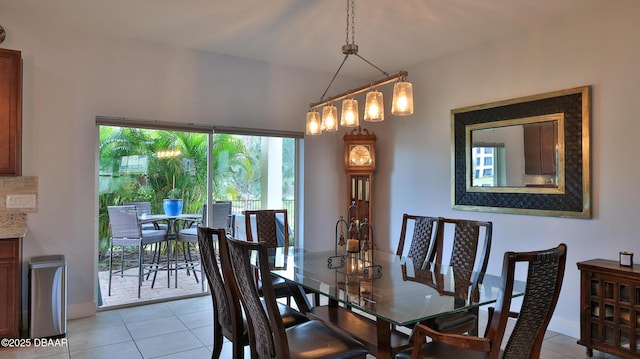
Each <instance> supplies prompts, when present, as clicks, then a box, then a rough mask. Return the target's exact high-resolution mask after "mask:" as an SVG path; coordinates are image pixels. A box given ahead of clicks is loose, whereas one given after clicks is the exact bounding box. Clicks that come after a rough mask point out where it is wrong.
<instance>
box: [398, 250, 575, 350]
mask: <svg viewBox="0 0 640 359" xmlns="http://www.w3.org/2000/svg"><path fill="white" fill-rule="evenodd" d="M566 260H567V246H566V245H565V244H564V243H562V244H560V245H559V246H558V247H555V248H551V249H546V250H541V251H533V252H506V253H505V254H504V260H503V265H502V283H501V285H500V288H499V293H498V300H497V302H496V306H495V307H491V308H490V310H489V319H488V322H487V323H488V324H487V328H486V330H485V334H484V337H474V336H467V335H459V334H447V333H442V332H439V331H436V330H434V329H432V328H430V327H428V326H426V325H423V324H417V325H416V327H415V332H414V336H413V348H412V349H410V350H405V351H402V352H400V353H398V354H397V355H396V359H409V358H412V359H418V358H445V359H449V358H469V359H476V358H478V359H479V358H489V359H497V358H522V359H526V358H530V359H534V358H540V350H541V348H542V341H543V339H544V335H545V332H546V330H547V326H548V325H549V321H550V320H551V316H552V315H553V311H554V310H555V307H556V303H557V302H558V296H559V295H560V289H561V288H562V280H563V278H564V270H565V264H566ZM518 264H521V265H522V264H526V265H528V270H527V280H526V290H525V293H524V298H523V301H522V306H521V307H520V311H519V313H516V312H512V311H511V310H510V306H511V299H512V294H513V285H514V284H513V283H514V277H515V271H516V265H518ZM510 317H512V318H516V323H515V327H514V329H513V331H512V332H511V335H510V336H509V340H508V341H507V344H506V346H505V348H504V350H502V349H501V344H502V340H503V337H504V336H505V330H506V327H507V321H508V319H509V318H510ZM425 337H430V338H431V339H432V341H430V342H429V343H425Z"/></svg>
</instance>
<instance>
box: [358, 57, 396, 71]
mask: <svg viewBox="0 0 640 359" xmlns="http://www.w3.org/2000/svg"><path fill="white" fill-rule="evenodd" d="M355 55H356V56H358V57H359V58H360V59H361V60H362V61H364V62H366V63H368V64H369V65H371V67H373V68H375V69H376V70H378V71H380V72H382V74H383V75H385V76H389V74H388V73H387V72H386V71H384V70H382V69H381V68H379V67H378V66H376V65H374V64H373V63H372V62H371V61H369V60H367V59H365V58H364V57H362V56H360V55H358V54H355Z"/></svg>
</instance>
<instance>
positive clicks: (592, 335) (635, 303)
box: [578, 259, 640, 358]
mask: <svg viewBox="0 0 640 359" xmlns="http://www.w3.org/2000/svg"><path fill="white" fill-rule="evenodd" d="M578 269H579V270H580V273H581V274H580V277H581V280H580V298H581V299H580V302H581V303H580V340H578V344H581V345H584V346H585V347H587V355H589V356H591V355H592V354H593V349H596V350H599V351H602V352H605V353H609V354H613V355H617V356H620V357H624V358H638V357H639V356H640V265H634V266H633V267H621V266H620V265H619V263H618V262H617V261H612V260H605V259H593V260H589V261H585V262H579V263H578Z"/></svg>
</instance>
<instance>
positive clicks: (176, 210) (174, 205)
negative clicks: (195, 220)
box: [162, 199, 182, 217]
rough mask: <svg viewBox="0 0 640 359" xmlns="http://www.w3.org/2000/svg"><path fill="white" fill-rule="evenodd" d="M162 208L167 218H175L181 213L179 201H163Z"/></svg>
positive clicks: (180, 201) (180, 202)
mask: <svg viewBox="0 0 640 359" xmlns="http://www.w3.org/2000/svg"><path fill="white" fill-rule="evenodd" d="M162 207H163V208H164V213H165V214H166V215H167V216H171V217H176V216H179V215H180V214H181V213H182V200H181V199H163V200H162Z"/></svg>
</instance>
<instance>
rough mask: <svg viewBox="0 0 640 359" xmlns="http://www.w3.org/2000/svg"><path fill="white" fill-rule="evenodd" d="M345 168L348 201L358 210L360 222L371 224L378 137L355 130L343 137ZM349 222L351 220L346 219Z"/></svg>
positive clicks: (364, 131) (359, 129)
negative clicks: (366, 220)
mask: <svg viewBox="0 0 640 359" xmlns="http://www.w3.org/2000/svg"><path fill="white" fill-rule="evenodd" d="M343 139H344V168H345V170H346V171H347V183H348V186H347V188H348V201H347V205H348V206H350V205H351V204H352V203H355V205H356V206H357V208H358V214H359V215H358V217H359V218H358V220H359V221H360V223H362V222H363V221H364V220H365V218H366V219H368V221H369V223H371V222H372V217H373V172H374V171H375V169H376V135H375V134H374V133H370V132H369V131H368V130H367V129H362V128H360V127H358V128H354V129H353V130H352V131H351V132H349V133H347V134H345V135H344V137H343ZM346 220H347V221H349V220H351V218H346Z"/></svg>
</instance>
